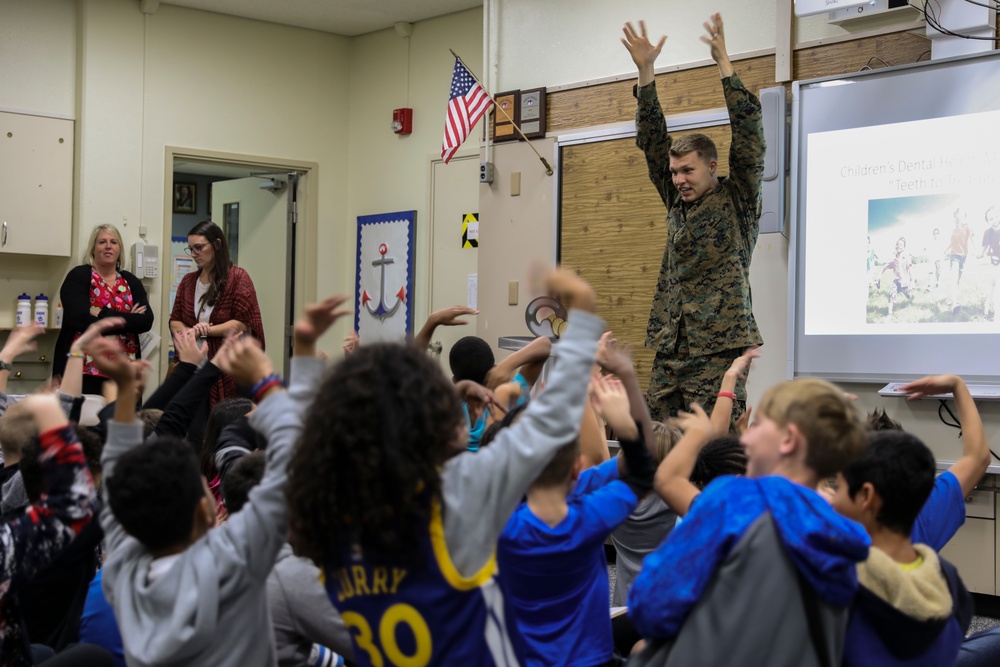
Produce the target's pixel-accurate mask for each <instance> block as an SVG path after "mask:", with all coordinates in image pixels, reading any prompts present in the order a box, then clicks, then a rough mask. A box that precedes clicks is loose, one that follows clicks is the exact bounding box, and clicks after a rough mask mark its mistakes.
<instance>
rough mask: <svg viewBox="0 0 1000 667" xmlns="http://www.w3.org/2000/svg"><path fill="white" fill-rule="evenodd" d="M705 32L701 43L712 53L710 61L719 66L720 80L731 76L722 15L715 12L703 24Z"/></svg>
mask: <svg viewBox="0 0 1000 667" xmlns="http://www.w3.org/2000/svg"><path fill="white" fill-rule="evenodd" d="M704 26H705V32H707V33H708V35H702V36H701V41H703V42H705V43H706V44H708V46H709V48H710V49H711V53H712V60H714V61H715V62H716V64H717V65H718V66H719V70H720V72H721V73H722V78H726V77H727V76H730V75H732V73H733V65H732V63H730V62H729V52H728V51H726V33H725V31H724V30H723V27H722V15H721V14H719V13H718V12H716V13H715V14H712V15H711V16H710V17H709V19H708V20H707V21H705V23H704Z"/></svg>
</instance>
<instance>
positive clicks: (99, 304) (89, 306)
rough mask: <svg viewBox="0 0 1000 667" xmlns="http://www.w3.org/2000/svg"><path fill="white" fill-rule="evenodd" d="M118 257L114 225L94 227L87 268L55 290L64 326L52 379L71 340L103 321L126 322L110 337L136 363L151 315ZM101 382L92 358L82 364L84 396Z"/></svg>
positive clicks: (135, 280)
mask: <svg viewBox="0 0 1000 667" xmlns="http://www.w3.org/2000/svg"><path fill="white" fill-rule="evenodd" d="M121 255H122V236H121V234H119V233H118V230H117V229H116V228H115V227H114V225H99V226H98V227H95V228H94V231H93V232H91V234H90V242H89V244H88V250H87V254H86V255H85V256H84V261H85V262H86V264H81V265H80V266H78V267H76V268H74V269H71V270H70V272H69V274H67V275H66V279H65V280H63V284H62V287H60V288H59V298H60V301H61V303H62V306H63V324H62V331H60V332H59V340H57V341H56V349H55V353H54V359H53V361H52V375H53V376H62V374H63V371H64V370H65V368H66V357H67V355H68V354H69V349H70V346H71V345H72V344H73V341H74V340H76V339H77V338H79V337H80V334H82V333H83V332H84V331H86V329H87V327H89V326H90V325H91V324H92V323H93V322H95V321H97V320H98V319H101V318H103V317H123V318H125V326H124V327H123V328H121V329H118V330H114V331H111V332H110V333H111V335H117V337H118V338H119V340H120V341H121V343H122V346H124V348H125V349H126V350H127V351H128V353H129V356H131V357H132V358H134V359H138V358H139V356H140V350H139V334H141V333H145V332H147V331H149V330H150V329H151V328H152V327H153V310H152V308H150V307H149V299H148V298H147V296H146V289H145V288H144V287H143V286H142V283H141V282H140V281H139V279H138V278H137V277H136V276H134V275H132V274H131V273H129V272H128V271H123V270H122V268H121V266H122V260H121ZM105 379H106V378H105V377H104V376H103V375H101V373H100V372H99V371H98V370H97V369H96V368H95V367H94V364H93V360H92V359H89V358H86V359H84V364H83V393H85V394H100V393H101V386H102V385H103V384H104V380H105Z"/></svg>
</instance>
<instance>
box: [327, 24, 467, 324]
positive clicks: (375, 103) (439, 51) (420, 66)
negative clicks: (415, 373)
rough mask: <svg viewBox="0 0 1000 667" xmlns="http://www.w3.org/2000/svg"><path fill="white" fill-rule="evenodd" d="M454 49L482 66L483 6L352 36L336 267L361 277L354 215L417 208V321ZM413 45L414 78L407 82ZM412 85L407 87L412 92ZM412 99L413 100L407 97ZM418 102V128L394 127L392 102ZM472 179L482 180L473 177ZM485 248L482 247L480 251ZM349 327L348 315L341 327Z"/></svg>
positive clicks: (423, 310) (423, 309)
mask: <svg viewBox="0 0 1000 667" xmlns="http://www.w3.org/2000/svg"><path fill="white" fill-rule="evenodd" d="M449 48H451V49H453V50H454V51H455V52H456V53H457V54H459V55H460V56H461V57H462V60H463V61H465V63H466V65H468V67H469V68H470V69H471V70H472V71H473V72H474V73H479V72H480V71H481V70H482V60H483V57H482V56H483V20H482V10H480V9H471V10H468V11H464V12H458V13H455V14H450V15H448V16H443V17H440V18H436V19H431V20H428V21H422V22H420V23H416V24H415V25H414V26H413V34H412V36H411V37H409V45H408V44H407V38H403V37H400V36H399V35H398V34H396V31H395V30H382V31H379V32H375V33H371V34H368V35H362V36H360V37H357V38H355V39H354V40H353V42H352V44H351V59H350V88H349V93H348V98H349V100H350V102H349V104H350V116H351V122H350V136H349V137H347V138H346V139H347V143H348V146H349V151H348V163H349V164H350V170H349V174H348V178H347V183H348V200H347V201H348V205H347V209H348V214H347V220H346V224H345V225H344V226H343V227H342V228H341V229H340V230H339V231H338V237H337V238H338V242H339V243H340V244H341V245H342V246H343V248H342V252H339V253H338V254H337V255H336V256H337V258H338V259H339V260H340V262H339V266H338V267H337V275H338V276H339V277H340V278H341V280H342V281H343V282H344V284H349V285H353V284H354V279H355V253H356V250H355V243H356V219H357V216H359V215H369V214H374V213H390V212H393V211H403V210H416V211H417V228H416V230H417V243H416V257H415V264H416V281H415V289H416V295H415V297H416V301H415V311H414V315H415V317H414V322H415V326H416V327H417V328H419V326H420V325H421V324H422V323H423V321H424V319H426V317H427V309H428V300H429V297H428V295H427V294H426V285H427V280H428V258H429V254H428V253H429V244H428V238H429V236H428V232H429V228H430V227H429V225H430V210H429V204H430V163H431V160H432V159H434V158H440V157H441V139H442V135H443V132H444V119H445V109H446V107H447V103H448V93H449V89H450V86H451V74H452V68H453V66H454V62H455V61H454V58H453V57H452V55H451V53H449V52H448V49H449ZM407 51H409V85H408V86H407ZM407 88H409V94H408V98H407ZM407 99H408V101H407ZM406 106H409V107H411V108H412V109H413V134H411V135H409V136H400V135H395V134H393V133H392V131H391V130H390V129H389V124H390V122H391V121H392V110H393V109H396V108H401V107H406ZM481 126H482V122H480V123H479V124H478V125H477V126H476V127H475V128H473V131H472V134H471V135H470V137H469V139H468V140H467V141H466V143H465V145H464V146H463V147H462V149H461V151H462V152H465V153H467V152H470V151H473V152H474V151H478V150H479V144H480V137H481V136H482V131H481V129H480V128H481ZM471 187H479V186H478V185H477V184H473V185H472V186H471ZM480 256H482V253H481V254H480ZM347 331H349V329H348V328H347V322H345V323H344V324H343V325H342V326H341V327H340V328H339V329H338V331H337V334H346V332H347Z"/></svg>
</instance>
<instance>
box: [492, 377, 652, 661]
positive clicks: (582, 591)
mask: <svg viewBox="0 0 1000 667" xmlns="http://www.w3.org/2000/svg"><path fill="white" fill-rule="evenodd" d="M631 384H633V385H634V387H630V390H631V391H629V392H628V393H627V392H626V390H625V389H624V388H623V387H622V386H621V385H620V384H619V383H617V382H615V381H611V380H609V379H606V378H597V379H595V380H594V382H593V384H592V391H593V395H594V399H595V402H596V404H597V406H598V409H599V412H600V414H601V416H602V417H603V418H604V419H605V421H606V422H607V423H608V424H609V425H610V426H611V427H612V428H613V429H614V431H615V433H617V434H618V437H619V441H620V442H621V446H622V451H623V456H622V457H619V458H616V459H613V460H610V461H607V462H605V463H603V464H601V465H599V466H596V467H593V468H588V469H587V470H584V471H583V472H582V473H581V472H580V469H581V466H582V462H581V457H580V447H579V443H578V442H575V441H574V442H571V443H569V444H567V445H564V446H563V447H562V448H560V450H559V452H558V453H557V454H556V456H555V458H553V460H552V461H551V462H550V463H549V465H548V466H547V467H546V468H545V470H544V471H542V474H541V475H539V476H538V478H537V479H536V480H535V481H534V483H533V484H532V485H531V487H530V488H529V489H528V497H527V501H526V502H524V503H521V505H520V506H519V507H518V508H517V510H515V512H514V515H513V516H512V517H511V519H510V521H509V522H508V523H507V527H506V528H504V531H503V534H502V535H501V537H500V544H499V548H498V550H497V562H498V564H499V566H500V571H501V572H502V573H503V579H502V583H503V589H504V593H505V594H506V597H507V602H508V603H509V604H510V605H511V606H512V608H513V610H514V617H515V619H516V620H517V627H518V629H519V630H520V632H521V635H522V637H523V638H524V640H525V647H526V652H527V655H526V664H527V665H529V666H531V667H542V666H556V665H559V666H562V665H566V666H569V665H573V666H576V667H592V666H597V665H606V664H608V663H610V661H611V659H612V654H613V652H614V641H613V639H612V634H611V617H610V615H609V613H608V597H609V592H608V572H607V562H606V561H605V557H604V542H605V540H606V539H607V538H608V536H609V535H610V534H611V531H613V530H614V529H615V528H616V527H617V526H618V525H619V524H621V523H622V522H623V521H625V520H626V519H628V517H629V514H631V513H632V510H634V509H635V507H636V504H637V503H638V499H639V498H640V497H642V496H643V495H645V494H646V493H648V492H649V491H650V490H651V489H652V482H653V472H654V464H653V459H652V456H651V455H650V453H649V451H648V450H647V449H646V445H645V441H644V437H643V431H644V430H646V429H641V428H640V425H639V424H640V422H642V421H645V422H646V423H647V424H648V422H649V414H648V412H646V409H645V404H644V403H643V401H642V392H641V390H640V389H639V385H638V384H637V383H635V382H632V383H631ZM629 394H632V396H633V397H635V398H637V399H638V400H637V405H638V406H639V411H640V412H641V414H639V415H633V414H631V413H630V405H629Z"/></svg>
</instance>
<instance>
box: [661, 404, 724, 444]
mask: <svg viewBox="0 0 1000 667" xmlns="http://www.w3.org/2000/svg"><path fill="white" fill-rule="evenodd" d="M670 423H671V424H673V425H674V426H676V427H677V428H679V429H680V430H681V431H682V432H683V433H684V435H687V434H689V433H690V434H692V435H694V434H697V435H700V436H701V437H702V438H703V439H704V440H705V441H706V442H707V441H708V440H710V439H711V438H712V437H713V436H714V435H715V429H714V428H712V420H711V419H709V418H708V415H707V414H705V410H704V409H703V408H702V407H701V406H700V405H698V404H697V403H692V404H691V412H684V411H683V410H681V411H679V412H678V413H677V416H676V417H674V418H673V419H671V420H670Z"/></svg>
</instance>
